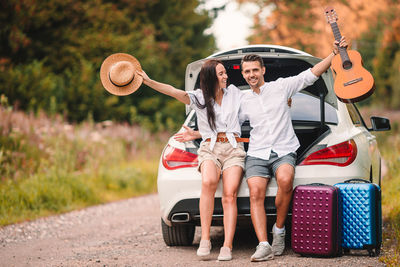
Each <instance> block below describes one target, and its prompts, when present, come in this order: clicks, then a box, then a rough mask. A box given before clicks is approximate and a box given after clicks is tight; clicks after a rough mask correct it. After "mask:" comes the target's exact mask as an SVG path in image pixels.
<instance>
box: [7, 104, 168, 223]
mask: <svg viewBox="0 0 400 267" xmlns="http://www.w3.org/2000/svg"><path fill="white" fill-rule="evenodd" d="M165 139H166V137H164V136H163V135H162V134H159V135H157V136H151V135H150V134H149V132H148V131H146V130H143V129H142V128H139V127H137V126H129V125H126V124H125V125H123V124H115V123H112V122H111V121H107V122H104V123H91V122H85V123H80V124H76V125H74V124H68V123H67V122H65V121H63V120H62V119H61V118H60V117H59V116H53V117H52V118H49V117H47V116H46V115H44V114H43V113H41V114H39V115H33V114H30V115H26V114H24V113H22V112H15V111H12V110H7V109H4V108H2V107H0V225H5V224H10V223H15V222H18V221H22V220H26V219H34V218H37V217H40V216H45V215H49V214H54V213H61V212H66V211H69V210H72V209H77V208H82V207H85V206H89V205H93V204H99V203H104V202H108V201H112V200H117V199H121V198H128V197H132V196H136V195H140V194H146V193H151V192H155V191H156V176H157V173H156V172H157V168H155V166H157V164H158V159H159V154H160V153H161V150H162V146H163V144H164V143H165V141H166V140H165ZM17 166H18V167H17Z"/></svg>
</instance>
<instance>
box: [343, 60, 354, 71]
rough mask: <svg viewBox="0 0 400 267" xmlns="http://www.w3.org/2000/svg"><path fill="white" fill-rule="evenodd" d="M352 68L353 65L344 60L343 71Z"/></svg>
mask: <svg viewBox="0 0 400 267" xmlns="http://www.w3.org/2000/svg"><path fill="white" fill-rule="evenodd" d="M352 66H353V63H351V61H350V60H345V61H344V62H343V69H345V70H349V69H351V67H352Z"/></svg>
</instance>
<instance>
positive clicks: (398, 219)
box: [377, 122, 400, 266]
mask: <svg viewBox="0 0 400 267" xmlns="http://www.w3.org/2000/svg"><path fill="white" fill-rule="evenodd" d="M392 126H393V127H392V128H393V129H392V131H390V132H387V133H379V134H377V137H378V143H379V148H380V151H381V154H382V157H383V159H384V161H385V164H386V167H387V173H386V175H385V176H384V177H383V180H382V192H383V193H382V215H383V220H384V225H385V231H384V232H383V251H384V253H383V256H381V257H380V260H381V261H382V262H384V263H385V264H386V265H387V266H400V131H399V129H398V128H399V127H398V124H397V123H396V122H393V123H392Z"/></svg>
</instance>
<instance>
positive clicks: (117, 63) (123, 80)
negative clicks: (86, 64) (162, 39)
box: [100, 53, 143, 96]
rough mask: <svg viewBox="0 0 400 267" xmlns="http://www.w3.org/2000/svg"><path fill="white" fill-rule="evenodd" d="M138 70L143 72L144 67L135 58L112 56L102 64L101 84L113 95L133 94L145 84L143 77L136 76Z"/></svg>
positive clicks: (118, 54) (126, 55)
mask: <svg viewBox="0 0 400 267" xmlns="http://www.w3.org/2000/svg"><path fill="white" fill-rule="evenodd" d="M136 70H142V67H141V66H140V63H139V61H138V60H137V59H136V58H135V57H133V56H131V55H128V54H124V53H117V54H112V55H111V56H109V57H107V58H106V59H105V60H104V62H103V64H101V68H100V79H101V83H102V84H103V86H104V88H105V89H106V90H107V91H108V92H110V93H111V94H114V95H118V96H123V95H129V94H132V93H133V92H135V91H136V90H137V89H138V88H139V87H140V85H141V84H142V82H143V77H142V76H140V75H135V74H136Z"/></svg>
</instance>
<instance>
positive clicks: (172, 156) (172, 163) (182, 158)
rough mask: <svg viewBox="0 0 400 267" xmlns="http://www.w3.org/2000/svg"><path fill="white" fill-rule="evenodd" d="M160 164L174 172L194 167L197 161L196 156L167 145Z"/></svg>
mask: <svg viewBox="0 0 400 267" xmlns="http://www.w3.org/2000/svg"><path fill="white" fill-rule="evenodd" d="M162 163H163V165H164V167H165V168H167V169H168V170H175V169H179V168H187V167H196V166H197V164H198V160H197V155H196V154H193V153H190V152H187V151H185V150H182V149H179V148H176V147H172V146H170V145H168V146H167V147H166V148H165V150H164V153H163V156H162Z"/></svg>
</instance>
